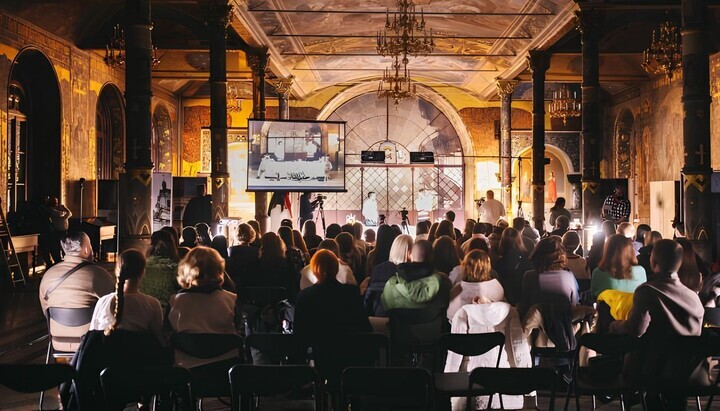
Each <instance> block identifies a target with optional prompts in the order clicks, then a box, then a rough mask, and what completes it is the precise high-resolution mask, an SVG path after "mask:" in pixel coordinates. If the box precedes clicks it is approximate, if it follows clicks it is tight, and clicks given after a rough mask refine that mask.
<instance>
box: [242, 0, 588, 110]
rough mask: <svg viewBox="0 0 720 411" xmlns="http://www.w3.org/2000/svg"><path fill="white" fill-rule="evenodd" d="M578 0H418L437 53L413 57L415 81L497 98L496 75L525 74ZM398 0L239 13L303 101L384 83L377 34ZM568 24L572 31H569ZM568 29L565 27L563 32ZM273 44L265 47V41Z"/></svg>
mask: <svg viewBox="0 0 720 411" xmlns="http://www.w3.org/2000/svg"><path fill="white" fill-rule="evenodd" d="M574 4H575V3H574V2H573V1H571V0H552V1H550V0H509V1H508V0H417V1H415V5H416V12H419V11H420V10H421V9H422V10H423V11H424V17H425V22H426V28H428V29H429V28H432V31H433V34H434V36H435V43H436V46H435V49H434V51H433V53H432V54H430V55H428V56H425V57H422V56H421V57H417V58H411V59H410V64H409V67H408V68H409V70H410V72H411V75H412V77H413V79H415V80H417V81H420V82H422V83H424V84H426V85H429V86H437V85H444V84H452V85H455V86H458V87H461V88H464V89H466V90H468V91H470V92H473V93H476V94H478V95H479V96H480V97H486V98H487V97H491V96H494V94H495V93H496V90H495V87H494V82H495V78H496V77H506V76H508V75H510V76H514V75H516V74H518V73H519V72H521V71H522V70H523V69H524V60H525V53H526V51H527V50H529V49H530V48H543V47H546V46H547V45H548V44H546V43H548V42H549V41H551V40H552V39H553V38H555V37H556V36H557V35H558V32H560V31H562V30H565V31H567V30H569V28H570V26H571V23H572V11H573V10H574V7H575V6H574ZM388 9H389V10H390V11H391V12H392V11H393V10H395V9H396V3H395V0H344V1H343V0H326V1H310V2H308V1H306V0H249V1H248V2H247V4H246V5H242V4H241V5H240V6H239V8H238V10H237V13H238V14H239V16H240V18H242V19H245V22H246V23H247V24H249V25H251V26H253V27H255V30H254V31H253V30H251V31H252V32H253V33H255V35H256V36H259V37H265V39H257V40H260V41H261V42H262V43H265V44H271V47H270V53H271V58H272V59H273V60H274V61H275V62H276V64H278V65H279V66H281V67H282V68H283V69H284V70H285V71H286V72H287V73H288V74H293V75H294V76H295V78H296V84H297V88H296V89H295V92H296V94H297V95H298V96H299V97H302V96H303V95H306V94H309V93H312V92H314V91H316V90H319V89H322V88H324V87H327V86H330V85H334V84H346V85H354V84H357V83H358V82H363V81H369V80H378V79H379V78H380V77H381V75H382V71H383V70H384V69H385V68H386V67H388V66H389V65H390V62H391V60H390V58H384V57H381V56H379V55H377V52H376V35H377V33H378V31H379V30H382V29H383V28H384V25H385V19H386V14H385V12H386V10H388ZM566 26H567V27H566ZM561 27H564V29H563V28H561ZM262 40H266V41H262Z"/></svg>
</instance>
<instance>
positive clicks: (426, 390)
mask: <svg viewBox="0 0 720 411" xmlns="http://www.w3.org/2000/svg"><path fill="white" fill-rule="evenodd" d="M341 385H342V389H341V399H340V403H341V408H340V409H342V410H346V409H348V406H350V408H352V410H353V411H358V410H373V411H375V410H385V409H388V410H395V409H424V410H427V411H430V410H433V406H434V400H433V389H432V377H431V376H430V374H428V372H427V371H426V370H424V369H422V368H406V367H389V368H372V367H349V368H347V369H345V371H343V373H342V383H341Z"/></svg>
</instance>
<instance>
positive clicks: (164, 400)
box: [100, 367, 194, 411]
mask: <svg viewBox="0 0 720 411" xmlns="http://www.w3.org/2000/svg"><path fill="white" fill-rule="evenodd" d="M100 383H101V384H102V389H103V395H104V397H105V405H106V407H107V409H108V410H118V411H121V410H123V409H125V406H126V405H127V404H129V403H138V402H141V401H142V402H148V401H150V400H151V399H152V398H154V401H155V403H156V406H155V407H154V409H161V410H171V409H174V410H192V409H193V408H194V402H193V400H192V395H191V392H190V371H188V370H187V369H185V368H180V367H128V368H124V367H114V368H106V369H104V370H103V371H102V372H101V373H100Z"/></svg>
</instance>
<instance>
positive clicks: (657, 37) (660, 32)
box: [642, 20, 682, 79]
mask: <svg viewBox="0 0 720 411" xmlns="http://www.w3.org/2000/svg"><path fill="white" fill-rule="evenodd" d="M681 65H682V54H681V45H680V30H679V29H678V28H677V26H676V25H675V24H674V23H672V22H671V21H670V20H667V21H665V22H664V23H662V24H661V25H660V27H658V28H657V29H655V30H653V33H652V42H651V43H650V47H649V48H648V49H646V50H645V51H643V61H642V67H643V68H644V69H645V71H647V72H648V73H650V74H660V73H665V75H667V77H668V79H672V76H673V71H675V70H676V69H678V68H679V67H680V66H681Z"/></svg>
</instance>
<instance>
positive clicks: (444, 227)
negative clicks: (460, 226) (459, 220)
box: [431, 220, 456, 244]
mask: <svg viewBox="0 0 720 411" xmlns="http://www.w3.org/2000/svg"><path fill="white" fill-rule="evenodd" d="M444 235H446V236H448V237H450V238H451V239H452V240H453V241H455V239H456V237H455V227H453V225H452V223H451V222H450V221H449V220H442V221H441V222H440V223H439V224H438V228H437V230H435V239H434V240H433V242H432V243H431V244H434V243H435V240H437V239H438V238H440V237H442V236H444Z"/></svg>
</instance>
